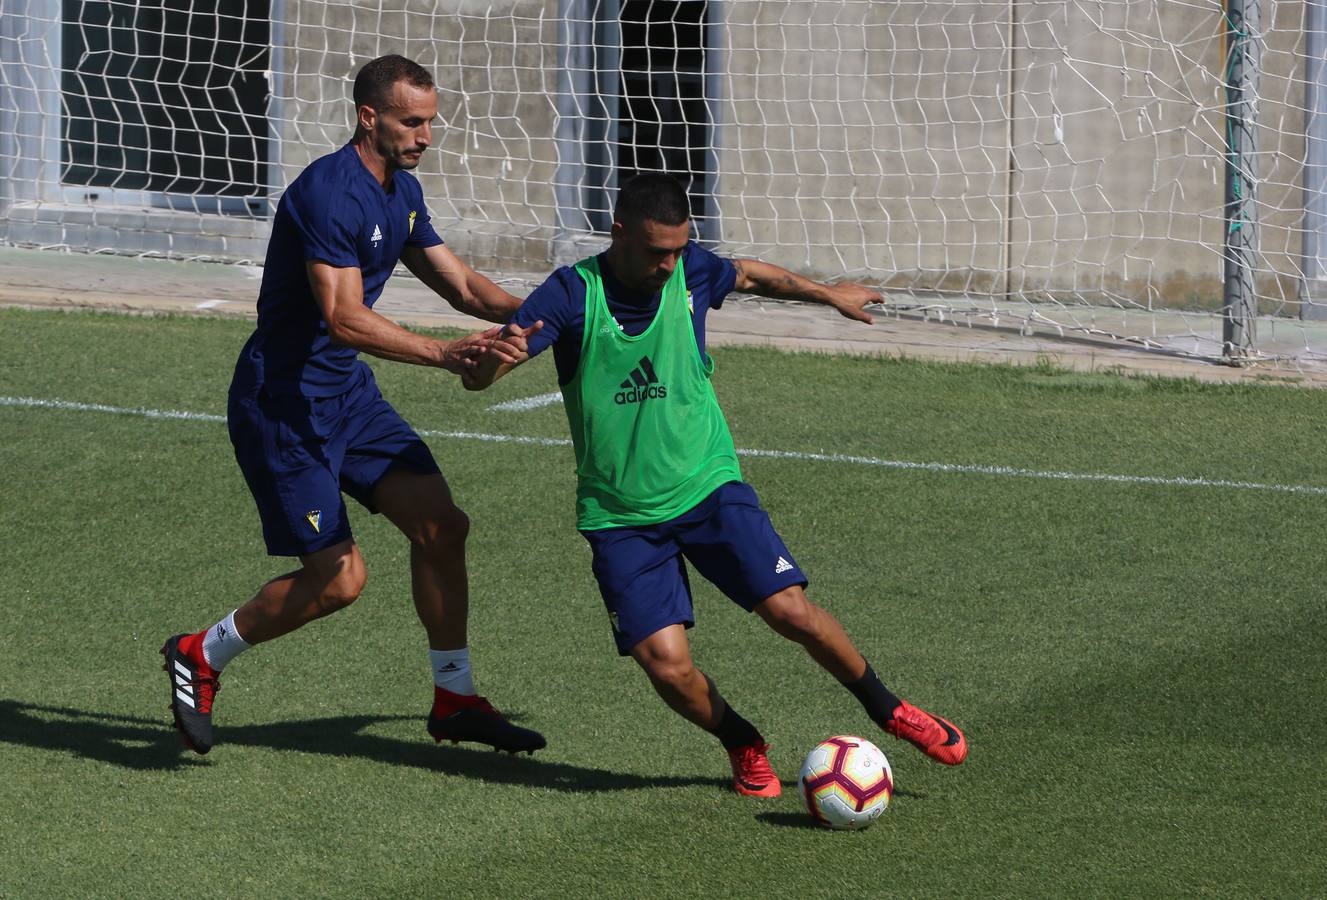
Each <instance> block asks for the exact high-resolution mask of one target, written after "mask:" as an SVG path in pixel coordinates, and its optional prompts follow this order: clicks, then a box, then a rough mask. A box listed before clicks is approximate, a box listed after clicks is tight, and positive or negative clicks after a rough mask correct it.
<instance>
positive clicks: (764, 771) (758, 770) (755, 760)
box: [728, 741, 783, 797]
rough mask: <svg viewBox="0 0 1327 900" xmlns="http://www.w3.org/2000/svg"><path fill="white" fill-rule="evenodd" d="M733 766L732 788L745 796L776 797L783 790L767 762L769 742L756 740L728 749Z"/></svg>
mask: <svg viewBox="0 0 1327 900" xmlns="http://www.w3.org/2000/svg"><path fill="white" fill-rule="evenodd" d="M728 761H729V762H730V763H732V766H733V790H735V791H737V793H739V794H743V795H745V796H747V797H777V796H779V794H780V793H782V791H783V785H781V784H779V776H777V775H775V774H774V769H773V767H771V766H770V764H769V744H767V743H765V742H764V741H756V742H755V743H754V744H747V745H746V746H745V747H738V748H737V749H736V750H729V751H728Z"/></svg>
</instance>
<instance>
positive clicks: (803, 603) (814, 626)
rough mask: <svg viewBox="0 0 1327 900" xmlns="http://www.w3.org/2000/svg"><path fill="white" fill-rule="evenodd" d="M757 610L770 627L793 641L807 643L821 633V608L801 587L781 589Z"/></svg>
mask: <svg viewBox="0 0 1327 900" xmlns="http://www.w3.org/2000/svg"><path fill="white" fill-rule="evenodd" d="M757 611H758V612H759V613H760V616H761V618H763V619H764V620H765V622H766V624H768V625H769V627H770V628H773V629H774V630H775V631H776V632H777V633H779V634H780V635H782V636H783V637H786V638H788V639H789V640H791V641H796V642H798V643H805V642H806V641H809V640H814V639H815V637H816V636H817V635H818V634H819V633H820V609H819V607H817V606H816V605H815V604H814V603H812V602H811V601H810V600H808V599H806V594H804V593H803V592H802V590H801V589H800V588H795V589H789V590H786V591H780V592H779V593H777V594H775V595H774V596H772V597H770V598H769V599H768V600H766V601H765V602H764V603H762V604H761V605H760V606H759V607H757Z"/></svg>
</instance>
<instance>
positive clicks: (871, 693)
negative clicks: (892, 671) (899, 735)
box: [843, 663, 903, 728]
mask: <svg viewBox="0 0 1327 900" xmlns="http://www.w3.org/2000/svg"><path fill="white" fill-rule="evenodd" d="M843 686H844V687H846V688H847V689H848V690H850V691H852V695H853V696H854V697H856V698H857V699H858V700H859V701H860V702H861V704H862V707H863V708H864V709H865V710H866V714H867V715H868V716H870V717H871V720H872V721H873V722H875V724H877V725H879V726H880V727H881V728H884V727H885V723H886V722H888V721H889V720H890V719H892V718H894V710H896V709H898V708H899V706H900V705H901V704H902V703H903V701H902V700H900V699H899V698H898V697H895V696H894V695H893V694H891V693H890V692H889V688H887V687H885V686H884V685H883V684H881V683H880V678H879V676H877V675H876V674H875V670H874V669H872V668H871V664H870V663H867V664H866V671H865V672H863V673H862V677H861V678H858V679H857V680H856V681H853V682H844V684H843Z"/></svg>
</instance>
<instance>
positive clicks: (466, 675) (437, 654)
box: [429, 647, 475, 695]
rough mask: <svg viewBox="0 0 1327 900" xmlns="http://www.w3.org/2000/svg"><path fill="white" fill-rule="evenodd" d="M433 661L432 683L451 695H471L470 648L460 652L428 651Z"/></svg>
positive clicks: (473, 691)
mask: <svg viewBox="0 0 1327 900" xmlns="http://www.w3.org/2000/svg"><path fill="white" fill-rule="evenodd" d="M429 659H430V660H432V661H433V683H434V684H436V685H437V686H438V687H440V688H442V689H444V690H448V691H451V692H452V693H453V694H466V695H473V694H474V693H475V682H474V679H473V678H472V677H471V676H470V648H469V647H462V648H461V649H460V650H430V651H429Z"/></svg>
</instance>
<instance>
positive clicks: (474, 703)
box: [428, 687, 548, 753]
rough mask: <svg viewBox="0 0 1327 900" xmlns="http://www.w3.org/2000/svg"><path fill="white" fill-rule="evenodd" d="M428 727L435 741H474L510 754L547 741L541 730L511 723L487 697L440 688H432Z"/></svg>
mask: <svg viewBox="0 0 1327 900" xmlns="http://www.w3.org/2000/svg"><path fill="white" fill-rule="evenodd" d="M428 729H429V734H431V735H433V740H435V741H439V742H441V741H451V742H452V743H453V744H459V743H460V742H461V741H473V742H475V743H478V744H488V745H489V746H490V747H492V748H493V749H495V750H505V751H507V752H508V753H534V752H535V751H536V750H542V749H544V747H545V746H546V745H547V743H548V742H547V741H545V740H544V736H543V735H542V734H540V733H539V732H537V731H531V730H530V729H529V728H521V727H520V726H519V725H513V724H511V723H510V722H508V721H507V720H506V718H505V717H504V716H503V715H502V713H500V712H498V711H497V710H496V709H494V708H493V704H491V703H489V702H488V700H486V699H485V698H483V697H480V696H478V695H471V694H455V693H452V692H451V691H449V690H446V689H445V688H440V687H434V688H433V709H432V711H431V712H429V721H428Z"/></svg>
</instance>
